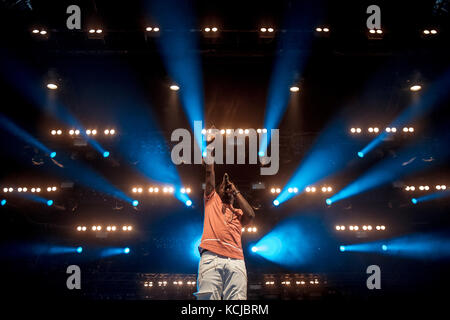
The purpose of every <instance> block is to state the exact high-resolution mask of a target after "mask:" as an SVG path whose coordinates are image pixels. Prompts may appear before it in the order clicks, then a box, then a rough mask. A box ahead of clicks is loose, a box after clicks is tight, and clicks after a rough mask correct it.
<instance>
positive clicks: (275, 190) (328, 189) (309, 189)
mask: <svg viewBox="0 0 450 320" xmlns="http://www.w3.org/2000/svg"><path fill="white" fill-rule="evenodd" d="M317 190H320V191H322V193H329V192H332V191H333V188H332V187H330V186H323V187H321V188H319V189H318V188H316V187H314V186H309V187H306V188H305V192H307V193H315V192H317ZM280 192H281V188H271V189H270V193H280ZM288 192H289V193H298V188H296V187H294V188H288Z"/></svg>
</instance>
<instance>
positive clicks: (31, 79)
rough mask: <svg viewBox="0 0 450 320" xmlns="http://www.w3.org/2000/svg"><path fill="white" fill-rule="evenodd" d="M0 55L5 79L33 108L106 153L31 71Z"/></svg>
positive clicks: (2, 54) (7, 56)
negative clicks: (64, 124) (77, 131)
mask: <svg viewBox="0 0 450 320" xmlns="http://www.w3.org/2000/svg"><path fill="white" fill-rule="evenodd" d="M0 54H1V55H0V64H1V66H2V68H0V70H3V71H4V72H3V73H4V77H5V79H6V80H8V81H9V82H11V83H12V85H13V86H15V87H16V89H17V90H18V91H20V92H21V93H22V95H23V96H24V97H26V98H27V99H28V100H29V101H30V102H31V103H32V104H33V105H34V106H36V107H38V108H40V109H41V110H42V111H44V112H47V113H49V114H51V115H52V116H53V117H55V118H56V119H59V120H60V121H62V122H64V123H66V124H67V125H68V126H70V127H73V128H79V129H80V133H81V135H82V136H83V137H84V138H85V139H86V141H87V142H88V143H89V144H90V145H91V146H92V147H93V148H94V149H95V150H97V151H98V152H99V153H100V154H103V153H104V152H105V151H106V150H105V149H104V148H103V147H102V146H101V145H100V143H98V142H97V141H95V140H94V139H92V138H91V137H89V136H87V135H86V134H85V132H84V130H82V128H83V126H82V125H81V124H80V123H79V122H78V120H77V119H76V118H75V117H74V116H73V115H72V114H71V113H70V112H69V110H68V109H67V108H66V106H64V105H62V104H61V103H59V102H58V101H57V99H56V96H55V94H54V92H49V90H47V89H46V88H45V86H44V84H43V83H42V80H41V79H39V78H38V77H37V76H36V75H35V74H34V73H33V72H32V71H30V70H28V69H27V68H26V66H25V65H24V64H22V63H20V62H19V61H17V60H16V59H14V58H12V57H11V56H10V55H9V54H7V53H6V52H5V51H1V52H0ZM49 154H50V151H49ZM52 158H53V157H52Z"/></svg>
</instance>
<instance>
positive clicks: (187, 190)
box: [131, 187, 191, 194]
mask: <svg viewBox="0 0 450 320" xmlns="http://www.w3.org/2000/svg"><path fill="white" fill-rule="evenodd" d="M147 190H148V192H149V193H159V191H160V190H161V191H162V193H174V191H175V189H174V187H149V188H148V189H147ZM131 191H132V192H133V193H143V192H144V188H142V187H133V189H131ZM180 193H183V194H190V193H191V188H184V187H183V188H181V189H180Z"/></svg>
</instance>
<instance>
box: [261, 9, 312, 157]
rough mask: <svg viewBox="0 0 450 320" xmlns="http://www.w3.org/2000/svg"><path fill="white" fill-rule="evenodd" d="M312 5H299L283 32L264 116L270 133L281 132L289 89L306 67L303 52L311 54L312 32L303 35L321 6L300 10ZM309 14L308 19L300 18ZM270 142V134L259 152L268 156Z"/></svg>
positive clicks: (291, 14)
mask: <svg viewBox="0 0 450 320" xmlns="http://www.w3.org/2000/svg"><path fill="white" fill-rule="evenodd" d="M303 5H306V6H309V5H308V4H295V3H294V5H293V6H294V8H289V11H288V13H287V15H286V20H285V22H284V27H283V29H286V32H283V33H280V35H279V42H278V50H277V52H278V56H277V57H276V61H275V64H274V68H273V73H272V77H271V80H270V87H269V93H268V97H267V103H266V111H265V115H264V128H267V131H268V132H271V131H270V130H271V129H277V128H278V125H279V124H280V122H281V119H282V118H283V115H284V113H285V111H286V107H287V105H288V102H289V97H290V91H289V88H290V87H291V86H292V85H294V84H295V83H294V81H299V80H300V79H299V75H301V74H302V72H303V68H304V66H305V64H306V60H307V57H305V56H303V57H302V53H301V52H302V50H304V51H307V48H308V47H309V46H310V43H311V38H312V34H311V32H301V31H299V30H301V29H302V28H303V27H305V26H306V25H308V24H309V25H314V23H313V22H312V21H313V20H315V19H316V16H317V12H316V10H317V9H318V6H315V7H308V8H300V7H299V6H303ZM305 12H308V14H307V15H306V16H299V15H301V14H302V13H303V14H304V13H305ZM269 143H270V134H269V135H268V137H267V139H263V140H262V142H261V145H260V147H259V153H261V154H263V153H264V154H265V152H266V150H267V147H268V144H269Z"/></svg>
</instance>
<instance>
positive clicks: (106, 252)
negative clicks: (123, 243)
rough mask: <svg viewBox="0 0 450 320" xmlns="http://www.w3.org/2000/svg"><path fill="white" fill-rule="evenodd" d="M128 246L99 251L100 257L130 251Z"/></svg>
mask: <svg viewBox="0 0 450 320" xmlns="http://www.w3.org/2000/svg"><path fill="white" fill-rule="evenodd" d="M130 251H131V250H130V248H129V247H125V248H107V249H104V250H102V251H101V253H100V257H102V258H106V257H112V256H118V255H121V254H129V253H130Z"/></svg>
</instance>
